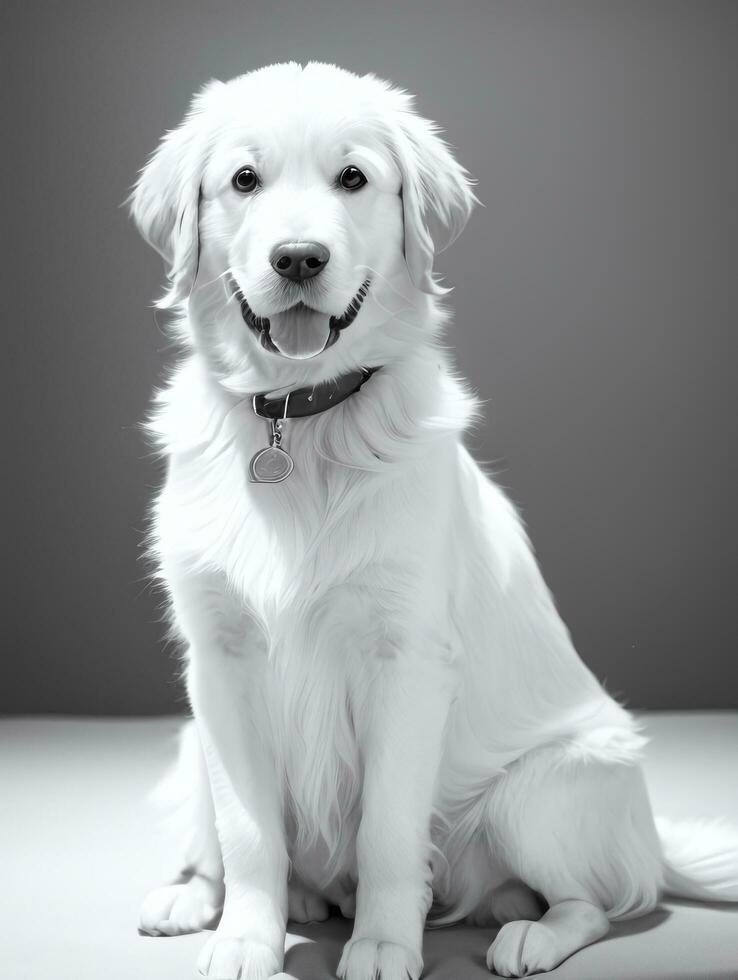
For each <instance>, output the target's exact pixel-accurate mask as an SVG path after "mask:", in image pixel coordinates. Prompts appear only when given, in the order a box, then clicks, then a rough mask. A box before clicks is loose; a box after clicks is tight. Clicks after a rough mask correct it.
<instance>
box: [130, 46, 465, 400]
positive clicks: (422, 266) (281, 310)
mask: <svg viewBox="0 0 738 980" xmlns="http://www.w3.org/2000/svg"><path fill="white" fill-rule="evenodd" d="M474 200H475V198H474V195H473V193H472V190H471V186H470V180H469V177H468V175H467V173H466V171H465V170H464V169H463V168H462V167H461V166H460V165H459V164H458V163H457V162H456V161H455V160H454V158H453V156H452V155H451V153H450V152H449V149H448V147H447V145H446V144H445V143H444V142H443V141H442V140H441V139H440V137H439V136H438V132H437V127H436V126H435V125H434V124H433V123H431V122H429V121H428V120H426V119H423V118H421V117H420V116H418V115H417V114H415V112H414V111H413V109H412V104H411V97H410V96H409V95H407V94H406V93H405V92H402V91H400V90H398V89H395V88H393V87H392V86H390V85H389V84H387V83H386V82H383V81H381V80H380V79H378V78H376V77H374V76H372V75H366V76H363V77H359V76H357V75H354V74H351V73H350V72H346V71H343V70H341V69H339V68H336V67H334V66H332V65H324V64H318V63H310V64H308V65H306V66H305V67H304V68H303V67H301V66H300V65H298V64H295V63H290V64H281V65H273V66H270V67H268V68H263V69H261V70H259V71H255V72H251V73H249V74H247V75H243V76H241V77H239V78H236V79H234V80H233V81H231V82H228V83H222V82H211V83H210V84H208V85H207V86H206V87H205V88H204V89H203V90H202V91H201V92H200V93H199V94H198V95H197V96H196V97H195V99H194V101H193V104H192V106H191V109H190V111H189V113H188V115H187V116H186V118H185V120H184V122H183V123H182V125H181V126H180V127H179V128H178V129H175V130H173V131H172V132H170V133H168V134H167V135H166V136H165V137H164V139H163V140H162V142H161V144H160V146H159V147H158V149H157V150H156V152H155V153H154V155H153V157H152V158H151V160H150V161H149V163H148V165H147V166H146V167H145V168H144V170H143V171H142V173H141V175H140V178H139V180H138V182H137V184H136V186H135V189H134V191H133V194H132V195H131V210H132V213H133V217H134V219H135V221H136V223H137V225H138V227H139V229H140V230H141V233H142V234H143V236H144V238H145V239H146V240H147V241H148V242H149V243H150V244H151V245H152V246H153V247H154V248H156V249H157V251H159V252H160V253H161V255H162V256H163V257H164V259H165V260H166V262H167V264H168V267H169V273H168V274H169V281H170V288H169V290H168V292H167V293H166V294H165V296H164V297H163V298H162V299H161V300H160V301H159V304H158V305H159V306H160V307H165V308H170V307H177V306H182V305H185V304H186V305H187V307H188V314H189V316H188V320H189V322H190V323H191V325H192V330H193V332H194V333H195V340H196V342H198V343H199V346H200V347H201V349H202V350H204V351H205V352H206V353H207V354H209V355H210V358H211V361H212V363H214V364H215V365H216V366H217V368H218V369H219V373H220V374H221V376H222V377H228V378H229V379H230V380H231V382H232V383H233V385H234V386H236V387H237V386H238V382H236V381H235V380H234V379H236V378H241V379H243V377H244V375H247V376H250V377H251V378H252V379H253V376H254V370H253V369H254V367H255V366H256V367H257V368H258V373H259V374H260V375H262V376H263V375H265V374H266V375H269V376H271V377H279V372H280V367H279V364H280V363H282V364H287V365H288V366H289V369H290V371H291V373H292V375H294V374H295V371H296V370H297V369H298V367H299V368H300V370H301V371H302V373H303V374H304V369H305V368H306V367H307V366H308V364H309V365H310V366H311V367H314V366H317V365H318V364H320V365H321V372H320V373H321V374H322V375H324V376H329V375H331V374H335V373H338V371H339V370H341V369H344V368H347V367H349V366H350V367H355V366H357V365H359V364H363V365H367V364H377V363H380V362H381V361H382V360H383V359H386V357H388V356H392V354H393V353H396V351H397V348H398V345H402V344H403V343H408V342H413V341H414V340H417V338H414V337H413V329H414V324H415V321H416V320H417V319H419V318H417V317H415V318H414V317H413V314H414V313H417V311H418V310H420V309H423V308H424V304H427V303H428V302H429V296H430V297H432V296H433V295H434V294H439V293H442V292H445V290H443V289H442V288H441V287H440V286H439V285H438V284H437V283H436V282H435V281H434V279H433V272H432V266H433V256H434V250H435V249H434V242H433V238H432V236H431V232H430V231H429V225H431V226H438V227H439V228H440V229H441V230H444V231H445V233H446V237H447V238H448V239H449V240H453V239H454V238H455V237H456V236H457V235H458V234H459V232H460V231H461V229H462V228H463V226H464V224H465V223H466V221H467V218H468V216H469V213H470V211H471V207H472V204H473V202H474ZM420 319H422V318H420ZM426 319H427V318H426ZM403 325H404V327H403ZM403 330H404V333H403ZM296 362H298V363H296ZM282 374H283V375H284V372H282Z"/></svg>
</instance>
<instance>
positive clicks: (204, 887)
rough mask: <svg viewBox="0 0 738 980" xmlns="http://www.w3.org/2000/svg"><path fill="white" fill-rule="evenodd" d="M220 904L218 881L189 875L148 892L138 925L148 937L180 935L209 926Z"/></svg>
mask: <svg viewBox="0 0 738 980" xmlns="http://www.w3.org/2000/svg"><path fill="white" fill-rule="evenodd" d="M222 905H223V886H222V885H221V884H220V883H216V882H214V881H211V880H210V879H208V878H203V877H202V876H201V875H193V876H192V878H190V880H189V881H186V882H183V883H182V884H179V885H165V886H164V887H163V888H155V889H154V890H153V891H151V892H149V894H148V895H147V896H146V898H145V899H144V901H143V905H142V906H141V912H140V913H139V921H138V928H139V931H140V932H143V933H146V935H149V936H181V935H182V934H183V933H186V932H200V931H201V930H202V929H208V928H212V926H213V925H215V921H216V920H217V918H218V916H219V915H220V910H221V908H222Z"/></svg>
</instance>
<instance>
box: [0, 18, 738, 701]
mask: <svg viewBox="0 0 738 980" xmlns="http://www.w3.org/2000/svg"><path fill="white" fill-rule="evenodd" d="M737 34H738V5H735V4H730V3H719V2H699V3H698V2H676V0H674V2H658V0H653V2H649V3H644V2H641V0H634V2H626V0H623V2H609V3H600V2H562V0H549V2H546V3H544V2H526V0H517V2H515V3H512V2H493V0H476V2H474V0H462V2H458V3H454V4H448V3H444V2H440V0H417V2H415V0H392V2H387V3H385V4H381V3H365V2H361V0H310V2H304V0H302V2H295V0H285V2H282V3H279V4H264V3H256V2H234V0H218V2H216V3H202V2H194V0H157V2H156V3H154V4H151V3H143V2H134V3H126V4H106V3H102V4H100V3H92V2H85V0H67V2H65V3H63V4H51V3H41V2H40V0H28V2H25V3H23V4H20V3H16V4H12V5H11V6H10V7H9V8H8V9H7V10H6V11H5V14H4V28H3V38H2V45H3V48H4V52H3V55H2V65H3V68H4V71H5V73H6V81H5V84H4V86H3V92H4V107H5V113H4V126H3V134H4V139H3V154H2V157H3V166H4V169H5V176H4V180H3V217H4V227H5V233H4V241H3V268H4V271H5V273H6V277H5V285H4V290H3V296H4V303H3V307H4V310H3V312H4V324H3V337H4V342H5V356H4V358H3V367H4V381H3V389H4V394H5V396H6V409H5V412H4V416H5V422H6V429H7V434H6V437H5V444H4V459H5V480H4V483H5V494H6V497H7V500H6V503H5V507H4V512H5V516H6V520H7V528H6V555H7V560H6V572H7V585H6V587H5V589H4V595H5V599H6V601H7V610H6V612H5V613H4V617H3V619H4V623H5V627H6V637H5V640H4V656H3V671H4V675H3V677H2V681H1V682H0V699H1V700H0V710H2V711H5V712H11V713H13V712H60V713H70V712H74V713H85V714H146V713H154V712H171V711H179V710H183V708H184V701H183V691H182V687H181V685H180V684H179V683H178V682H176V680H175V674H176V654H177V651H176V649H175V648H174V647H171V646H169V647H167V646H166V645H164V643H163V637H164V634H165V622H164V608H163V597H162V596H161V595H159V594H157V592H156V591H155V590H154V589H152V587H151V585H150V583H149V579H148V575H149V572H150V567H149V566H148V565H147V563H146V560H145V556H144V552H143V548H142V545H143V542H144V537H145V532H146V527H147V508H148V504H149V501H150V500H151V499H152V496H153V492H154V489H155V487H156V486H157V485H158V484H159V482H160V481H161V479H162V472H161V469H160V466H159V464H158V462H157V460H156V459H155V458H154V457H153V455H152V453H151V451H150V448H149V447H148V446H147V444H146V442H145V439H144V437H143V434H142V431H141V428H140V422H141V421H142V419H143V418H144V417H145V414H146V411H147V405H148V402H149V398H150V394H151V391H152V389H153V388H154V386H155V385H156V384H157V381H158V380H159V379H161V378H162V376H163V372H164V371H165V366H166V365H167V364H170V363H172V362H173V360H174V358H175V357H176V351H175V349H174V348H173V347H172V346H171V344H170V343H169V341H168V339H167V335H166V333H165V332H164V330H163V323H162V320H161V316H160V315H157V316H155V315H154V313H153V311H152V308H151V303H152V301H153V299H154V298H155V297H156V296H157V295H159V293H160V289H161V282H162V279H163V269H162V264H161V262H160V261H159V260H158V259H157V257H156V255H155V254H154V253H153V252H152V251H151V250H150V249H149V248H147V247H146V246H145V245H144V244H143V243H142V242H141V241H140V239H139V238H138V236H137V234H136V232H135V230H134V228H133V226H132V224H131V222H130V220H129V218H128V215H127V212H126V210H125V208H124V207H122V202H123V201H124V199H125V198H126V196H127V194H128V191H129V189H130V186H131V184H132V183H133V181H134V179H135V177H136V174H137V172H138V170H139V169H140V168H141V167H142V166H143V164H144V162H145V161H146V159H147V157H148V155H149V154H150V152H151V151H152V150H153V148H154V146H155V144H156V143H157V141H158V139H159V138H160V136H161V135H162V133H163V132H164V131H165V130H167V129H170V128H173V127H174V126H175V125H177V124H178V123H179V121H180V119H181V118H182V116H183V114H184V112H185V111H186V109H187V106H188V101H189V98H190V96H191V94H192V93H193V92H194V91H195V90H197V89H198V88H199V87H200V86H201V85H202V84H203V83H204V82H206V81H207V80H208V79H210V78H213V77H216V78H221V79H228V78H231V77H233V76H234V75H237V74H240V73H242V72H245V71H248V70H250V69H253V68H255V67H258V66H260V65H264V64H268V63H271V62H275V61H285V60H297V61H302V62H304V61H308V60H322V61H329V62H335V63H338V64H340V65H341V66H343V67H345V68H348V69H351V70H353V71H356V72H359V73H364V72H374V73H376V74H378V75H379V76H381V77H386V78H388V79H391V80H392V81H394V82H396V83H397V84H399V85H400V86H402V87H404V88H407V89H409V90H410V91H412V92H415V93H416V94H417V95H418V103H419V107H420V110H421V112H422V113H423V114H424V115H426V116H429V117H430V118H433V119H437V120H438V121H439V122H440V123H441V124H442V125H443V127H444V129H445V130H446V136H447V138H448V140H449V141H450V142H451V143H452V144H453V146H454V147H455V148H456V152H457V155H458V157H459V159H460V160H461V161H462V162H463V163H464V164H465V165H466V166H467V167H468V169H469V170H470V171H471V172H472V174H473V175H474V176H475V177H476V178H477V180H478V187H477V194H478V196H479V198H480V199H481V201H482V202H483V203H484V205H485V207H484V208H479V209H478V210H477V211H476V213H475V214H474V216H473V218H472V220H471V222H470V224H469V226H468V228H467V230H466V231H465V232H464V234H463V236H462V237H461V238H460V239H459V241H458V242H457V243H456V244H454V245H453V246H452V248H451V249H449V250H448V251H447V252H445V253H443V254H442V255H440V256H439V257H438V260H437V268H438V269H439V271H440V272H442V273H443V275H444V276H445V277H446V283H447V284H449V285H452V286H453V287H454V292H453V293H452V294H451V295H450V297H449V298H448V303H449V304H450V305H451V306H452V307H453V309H454V311H455V319H454V323H453V325H452V326H451V327H450V329H449V332H448V335H447V342H448V344H449V345H452V346H453V347H454V348H455V349H456V352H457V358H458V364H459V368H460V370H461V372H462V373H463V374H464V375H465V376H467V377H468V378H469V379H470V381H471V383H472V385H473V386H474V388H475V389H476V390H477V391H478V392H479V394H480V396H481V397H482V398H483V400H484V407H485V412H486V418H485V421H484V423H483V424H481V425H480V426H478V427H477V429H476V430H475V431H474V432H473V433H471V435H470V440H469V441H470V445H471V447H472V449H473V451H474V453H475V455H476V456H477V458H479V459H481V460H485V461H487V462H488V464H489V468H490V470H491V471H492V472H494V473H495V474H496V475H497V479H498V481H499V482H500V483H501V484H502V485H503V486H504V487H506V488H507V489H508V490H509V492H510V494H511V496H512V498H513V499H514V500H515V502H516V503H517V504H518V506H519V507H520V509H521V511H522V513H523V516H524V518H525V521H526V523H527V525H528V527H529V530H530V533H531V536H532V538H533V540H534V542H535V544H536V550H537V553H538V556H539V559H540V561H541V564H542V566H543V570H544V574H545V575H546V578H547V580H548V582H549V584H550V586H551V588H552V590H553V593H554V595H555V598H556V600H557V603H558V605H559V607H560V609H561V611H562V613H563V615H564V618H565V619H566V621H567V623H568V624H569V626H570V628H571V630H572V633H573V636H574V639H575V642H576V644H577V647H578V649H579V651H580V653H581V655H582V657H583V658H584V660H585V661H586V662H587V663H588V664H589V665H590V666H591V668H592V669H593V670H594V671H595V673H596V674H597V675H598V676H599V677H600V678H602V679H603V680H604V681H605V683H606V685H607V687H608V689H609V690H610V691H611V693H613V694H615V695H616V696H618V697H620V698H622V699H624V700H625V701H626V702H627V703H628V704H629V705H631V706H634V707H649V708H676V707H680V708H689V707H694V708H702V707H710V708H720V707H726V708H727V707H736V705H737V704H738V659H736V657H735V594H736V584H737V583H736V565H737V558H736V555H737V554H738V549H737V548H736V535H735V530H736V527H735V523H736V508H735V491H736V458H735V452H734V449H735V447H734V442H735V419H736V417H737V415H738V413H737V411H736V408H737V406H736V384H735V363H736V334H737V331H736V309H737V308H738V276H736V274H735V242H736V235H737V234H738V221H737V218H736V194H735V178H736V174H737V173H738V139H737V138H736V116H735V101H734V96H735V91H736V82H737V77H736V59H735V42H734V40H733V39H734V38H735V37H736V35H737Z"/></svg>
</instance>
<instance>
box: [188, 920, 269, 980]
mask: <svg viewBox="0 0 738 980" xmlns="http://www.w3.org/2000/svg"><path fill="white" fill-rule="evenodd" d="M282 959H283V957H282V956H280V955H277V953H275V951H274V950H273V949H272V947H271V946H268V945H267V944H266V943H260V942H256V941H254V940H253V939H246V938H244V937H241V936H228V935H221V934H220V933H219V932H218V931H216V932H214V933H213V935H212V936H211V937H210V939H208V941H207V942H206V943H205V945H204V946H203V948H202V952H201V953H200V957H199V959H198V961H197V969H198V971H199V973H200V974H201V976H203V977H208V978H209V980H268V978H269V977H273V976H274V975H275V974H276V973H279V972H280V971H281V969H282Z"/></svg>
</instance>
